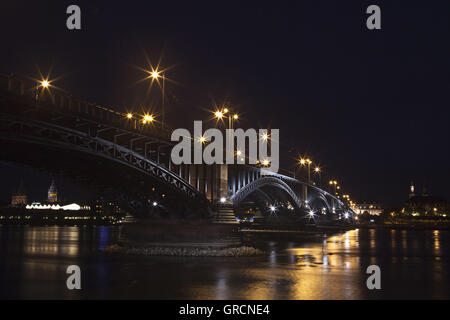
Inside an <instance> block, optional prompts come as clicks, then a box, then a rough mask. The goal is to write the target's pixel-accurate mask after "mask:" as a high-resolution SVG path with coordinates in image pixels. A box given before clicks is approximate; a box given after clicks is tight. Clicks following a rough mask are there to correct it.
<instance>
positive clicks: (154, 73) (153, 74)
mask: <svg viewBox="0 0 450 320" xmlns="http://www.w3.org/2000/svg"><path fill="white" fill-rule="evenodd" d="M148 73H149V74H150V77H151V78H152V82H153V81H158V84H159V78H161V79H162V86H161V127H163V128H164V113H165V110H164V108H165V103H164V102H165V86H166V77H165V76H164V73H163V71H158V69H155V70H152V71H150V72H148Z"/></svg>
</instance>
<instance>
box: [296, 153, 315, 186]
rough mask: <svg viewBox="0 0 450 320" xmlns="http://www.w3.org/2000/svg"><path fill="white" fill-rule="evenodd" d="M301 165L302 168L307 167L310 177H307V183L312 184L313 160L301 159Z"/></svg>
mask: <svg viewBox="0 0 450 320" xmlns="http://www.w3.org/2000/svg"><path fill="white" fill-rule="evenodd" d="M299 163H300V165H301V166H305V165H306V167H307V168H308V177H307V181H306V182H307V183H310V182H311V163H312V161H311V159H303V158H302V159H300V161H299Z"/></svg>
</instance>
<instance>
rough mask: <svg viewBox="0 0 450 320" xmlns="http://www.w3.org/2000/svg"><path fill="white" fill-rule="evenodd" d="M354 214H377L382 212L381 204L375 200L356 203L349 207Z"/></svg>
mask: <svg viewBox="0 0 450 320" xmlns="http://www.w3.org/2000/svg"><path fill="white" fill-rule="evenodd" d="M351 209H352V210H353V211H354V212H355V213H356V214H370V215H371V216H379V215H381V214H382V213H383V208H382V207H381V205H379V204H378V203H375V202H367V203H358V204H355V205H354V206H352V208H351Z"/></svg>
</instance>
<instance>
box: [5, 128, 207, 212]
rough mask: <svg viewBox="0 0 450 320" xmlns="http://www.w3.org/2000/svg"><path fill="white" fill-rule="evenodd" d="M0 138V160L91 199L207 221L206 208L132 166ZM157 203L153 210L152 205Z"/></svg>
mask: <svg viewBox="0 0 450 320" xmlns="http://www.w3.org/2000/svg"><path fill="white" fill-rule="evenodd" d="M6 137H7V136H6V135H5V134H4V135H3V136H2V138H0V148H1V150H3V151H4V152H1V155H0V161H4V162H11V163H17V164H21V165H24V166H27V167H31V168H34V169H38V170H42V171H44V172H48V173H51V174H54V175H56V176H62V177H65V178H68V179H70V180H71V181H72V182H73V183H75V184H76V185H79V186H80V187H83V188H87V189H88V190H89V191H91V192H92V194H93V195H94V197H104V198H107V199H114V200H116V201H118V202H119V205H120V206H121V207H122V208H123V209H124V210H126V211H128V212H129V213H131V214H133V215H135V216H140V217H149V216H153V215H156V216H158V217H162V218H165V217H166V218H189V217H196V218H207V217H208V216H209V215H210V213H209V210H208V208H207V206H204V204H201V203H196V201H194V200H193V199H188V198H187V197H186V195H185V194H183V193H180V192H176V191H174V189H173V188H171V187H170V185H167V184H166V183H164V182H162V181H160V180H159V179H156V178H153V177H151V176H149V175H148V174H146V173H144V172H139V171H138V170H136V169H135V168H133V167H130V166H127V165H123V164H121V163H118V162H116V161H111V160H109V159H106V158H101V157H98V156H97V155H93V154H89V153H85V152H78V151H74V150H69V149H64V148H58V147H55V146H51V145H48V144H35V143H30V142H27V141H22V140H20V139H17V138H12V139H10V140H8V139H5V138H6ZM155 201H156V202H157V203H158V205H157V209H156V208H155V207H154V206H153V203H154V202H155Z"/></svg>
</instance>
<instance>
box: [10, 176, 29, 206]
mask: <svg viewBox="0 0 450 320" xmlns="http://www.w3.org/2000/svg"><path fill="white" fill-rule="evenodd" d="M27 202H28V197H27V195H26V193H25V188H24V186H23V181H21V182H20V185H19V188H18V189H17V191H16V192H14V193H13V194H12V197H11V205H12V206H14V207H19V206H25V205H26V204H27Z"/></svg>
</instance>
